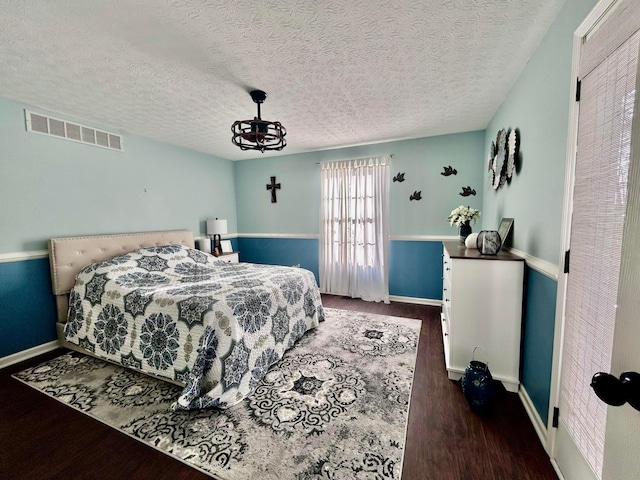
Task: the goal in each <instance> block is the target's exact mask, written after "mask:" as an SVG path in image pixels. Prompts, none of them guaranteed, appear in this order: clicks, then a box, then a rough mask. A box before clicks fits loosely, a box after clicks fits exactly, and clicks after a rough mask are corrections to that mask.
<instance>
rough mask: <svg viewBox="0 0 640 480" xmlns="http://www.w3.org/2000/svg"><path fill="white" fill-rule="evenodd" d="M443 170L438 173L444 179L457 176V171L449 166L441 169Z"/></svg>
mask: <svg viewBox="0 0 640 480" xmlns="http://www.w3.org/2000/svg"><path fill="white" fill-rule="evenodd" d="M442 168H444V171H443V172H440V175H443V176H445V177H448V176H449V175H457V174H458V171H457V170H456V169H455V168H453V167H452V166H451V165H449V166H448V167H442Z"/></svg>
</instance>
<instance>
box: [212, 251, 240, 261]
mask: <svg viewBox="0 0 640 480" xmlns="http://www.w3.org/2000/svg"><path fill="white" fill-rule="evenodd" d="M217 258H218V259H219V260H222V261H223V262H226V263H240V252H229V253H221V254H220V255H218V257H217Z"/></svg>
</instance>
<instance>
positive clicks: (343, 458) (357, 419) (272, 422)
mask: <svg viewBox="0 0 640 480" xmlns="http://www.w3.org/2000/svg"><path fill="white" fill-rule="evenodd" d="M325 313H326V321H325V322H324V323H322V324H320V326H319V327H318V328H316V329H314V330H312V331H309V332H307V333H306V334H305V336H304V337H303V338H302V339H300V340H299V341H298V343H297V344H296V346H295V347H294V348H293V349H291V350H290V351H289V352H288V353H287V354H286V355H285V356H284V358H283V359H282V360H280V361H279V362H278V363H276V364H275V365H273V366H272V367H271V369H270V370H269V373H268V374H267V375H266V377H265V378H264V380H263V382H262V383H261V384H260V385H259V386H258V388H257V389H256V391H255V392H254V394H253V395H251V396H250V397H249V398H247V399H246V400H245V401H243V402H242V403H240V404H238V405H235V406H233V407H231V408H230V409H227V410H221V411H220V410H199V411H191V412H171V411H170V410H169V406H170V404H171V402H172V401H174V400H175V399H176V398H177V397H178V395H179V394H180V391H181V389H180V387H177V386H175V385H172V384H169V383H165V382H162V381H159V380H156V379H154V378H151V377H148V376H146V375H143V374H140V373H137V372H134V371H132V370H127V369H123V368H120V367H118V366H115V365H112V364H109V363H106V362H103V361H101V360H97V359H94V358H91V357H88V356H85V355H81V354H77V353H68V354H65V355H62V356H60V357H58V358H55V359H53V360H51V361H48V362H46V363H43V364H42V365H39V366H37V367H33V368H30V369H27V370H24V371H22V372H20V373H18V374H16V375H14V377H15V378H17V379H19V380H21V381H23V382H25V383H26V384H27V385H30V386H32V387H33V388H35V389H37V390H40V391H42V392H44V393H46V394H48V395H50V396H52V397H54V398H56V399H57V400H59V401H61V402H63V403H66V404H67V405H70V406H72V407H74V408H76V409H78V410H80V411H82V412H84V413H86V414H88V415H90V416H92V417H94V418H96V419H98V420H100V421H102V422H104V423H105V424H107V425H109V426H111V427H113V428H117V429H119V430H120V431H122V432H125V433H127V434H129V435H130V436H132V437H134V438H136V439H138V440H140V441H143V442H146V443H148V444H149V445H151V446H152V447H154V448H156V449H158V450H160V451H162V452H164V453H166V454H169V455H172V456H174V457H175V458H177V459H179V460H181V461H183V462H185V463H187V464H188V465H191V466H192V467H194V468H197V469H199V470H201V471H203V472H205V473H207V474H209V475H211V476H212V477H214V478H218V479H221V480H232V479H239V478H246V479H250V478H261V479H267V480H268V479H274V480H275V479H282V480H284V479H327V480H329V479H331V480H338V479H365V478H366V479H374V478H375V479H399V478H400V477H401V473H402V459H403V450H404V443H405V431H406V424H407V416H408V411H409V398H410V394H411V385H412V381H413V371H414V366H415V359H416V352H417V345H418V337H419V333H420V321H419V320H412V319H406V318H398V317H388V316H382V315H373V314H367V313H359V312H352V311H346V310H336V309H330V308H327V309H326V312H325Z"/></svg>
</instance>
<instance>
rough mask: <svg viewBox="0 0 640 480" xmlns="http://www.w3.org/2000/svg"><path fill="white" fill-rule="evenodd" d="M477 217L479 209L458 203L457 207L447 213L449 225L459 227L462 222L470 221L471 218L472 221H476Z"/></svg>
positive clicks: (478, 216)
mask: <svg viewBox="0 0 640 480" xmlns="http://www.w3.org/2000/svg"><path fill="white" fill-rule="evenodd" d="M479 218H480V210H476V209H475V208H471V207H465V206H464V205H460V206H459V207H456V208H454V209H453V210H452V211H451V213H450V214H449V225H451V226H453V225H455V226H456V227H460V226H461V225H463V224H464V223H466V222H470V221H471V220H473V223H476V222H477V221H478V219H479Z"/></svg>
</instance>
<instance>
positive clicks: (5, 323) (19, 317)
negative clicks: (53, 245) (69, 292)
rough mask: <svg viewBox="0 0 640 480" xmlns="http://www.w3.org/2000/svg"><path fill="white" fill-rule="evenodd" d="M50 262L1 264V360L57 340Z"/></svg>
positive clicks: (45, 259)
mask: <svg viewBox="0 0 640 480" xmlns="http://www.w3.org/2000/svg"><path fill="white" fill-rule="evenodd" d="M55 324H56V306H55V300H54V298H53V293H52V292H51V280H50V273H49V259H48V258H44V259H42V258H39V259H33V260H26V261H18V262H5V263H0V358H2V357H5V356H7V355H10V354H12V353H15V352H19V351H21V350H26V349H28V348H31V347H34V346H36V345H42V344H43V343H47V342H50V341H52V340H55V339H56V327H55Z"/></svg>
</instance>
